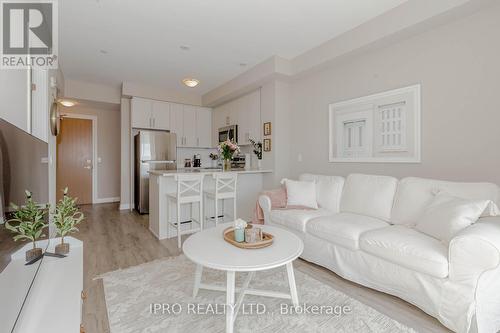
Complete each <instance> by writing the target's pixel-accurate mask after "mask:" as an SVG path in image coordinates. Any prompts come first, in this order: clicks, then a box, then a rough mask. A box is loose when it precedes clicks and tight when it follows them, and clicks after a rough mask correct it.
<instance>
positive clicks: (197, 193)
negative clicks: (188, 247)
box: [167, 174, 205, 248]
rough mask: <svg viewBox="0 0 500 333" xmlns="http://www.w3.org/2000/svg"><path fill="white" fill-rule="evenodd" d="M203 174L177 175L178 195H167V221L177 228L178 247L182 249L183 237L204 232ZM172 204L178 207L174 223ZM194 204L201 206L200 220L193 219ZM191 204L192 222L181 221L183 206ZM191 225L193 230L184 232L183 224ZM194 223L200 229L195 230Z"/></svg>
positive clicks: (175, 177)
mask: <svg viewBox="0 0 500 333" xmlns="http://www.w3.org/2000/svg"><path fill="white" fill-rule="evenodd" d="M204 176H205V175H203V174H196V175H191V174H189V175H175V176H174V179H175V181H176V182H177V193H169V194H167V205H168V206H167V219H168V222H169V223H170V224H171V225H172V226H173V227H175V228H177V246H178V247H179V248H181V245H182V244H181V243H182V241H181V236H182V235H186V234H192V233H194V232H197V231H201V230H203V177H204ZM171 203H175V204H176V207H177V214H176V215H177V217H176V219H175V220H174V221H172V220H171V214H170V213H171V209H170V207H171ZM193 203H198V205H199V218H198V219H195V218H194V217H193ZM184 204H189V205H190V206H191V207H190V220H188V221H181V206H182V205H184ZM185 223H190V224H191V228H190V229H187V230H182V224H185ZM193 223H196V224H198V227H196V228H193Z"/></svg>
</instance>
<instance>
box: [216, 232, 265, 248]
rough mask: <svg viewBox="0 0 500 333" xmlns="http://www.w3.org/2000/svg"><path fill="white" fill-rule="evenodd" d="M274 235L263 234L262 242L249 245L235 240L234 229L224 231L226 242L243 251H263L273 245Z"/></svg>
mask: <svg viewBox="0 0 500 333" xmlns="http://www.w3.org/2000/svg"><path fill="white" fill-rule="evenodd" d="M273 239H274V237H273V235H271V234H269V233H267V232H264V231H263V232H262V240H261V241H260V242H255V243H247V242H241V243H240V242H237V241H235V240H234V228H233V227H229V228H226V229H224V240H225V241H226V242H228V243H230V244H232V245H234V246H236V247H239V248H242V249H262V248H263V247H267V246H269V245H271V244H272V243H273Z"/></svg>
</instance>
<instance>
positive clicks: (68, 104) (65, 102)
mask: <svg viewBox="0 0 500 333" xmlns="http://www.w3.org/2000/svg"><path fill="white" fill-rule="evenodd" d="M59 103H61V105H63V106H65V107H67V108H70V107H72V106H75V105H76V102H73V101H70V100H69V99H61V100H60V101H59Z"/></svg>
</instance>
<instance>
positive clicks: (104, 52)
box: [99, 50, 108, 54]
mask: <svg viewBox="0 0 500 333" xmlns="http://www.w3.org/2000/svg"><path fill="white" fill-rule="evenodd" d="M99 52H100V53H101V54H108V51H106V50H99Z"/></svg>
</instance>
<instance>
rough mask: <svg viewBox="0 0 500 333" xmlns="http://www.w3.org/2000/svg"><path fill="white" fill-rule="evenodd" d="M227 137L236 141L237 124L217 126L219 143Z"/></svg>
mask: <svg viewBox="0 0 500 333" xmlns="http://www.w3.org/2000/svg"><path fill="white" fill-rule="evenodd" d="M227 139H231V140H233V141H234V142H235V143H238V125H231V126H226V127H221V128H219V143H221V142H224V141H226V140H227Z"/></svg>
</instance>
